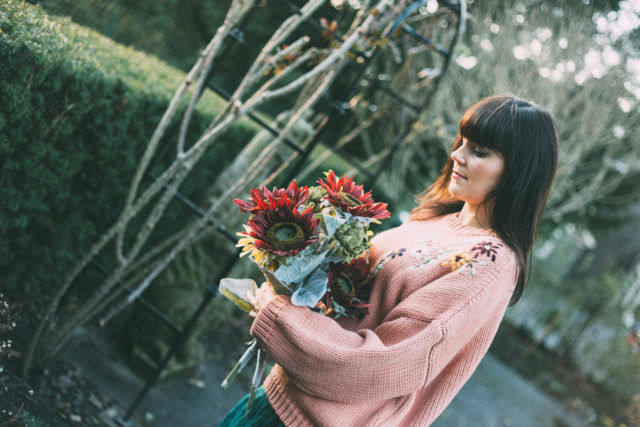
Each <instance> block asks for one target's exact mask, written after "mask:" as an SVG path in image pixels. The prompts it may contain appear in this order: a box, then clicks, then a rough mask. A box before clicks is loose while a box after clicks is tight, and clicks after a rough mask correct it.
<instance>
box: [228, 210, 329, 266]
mask: <svg viewBox="0 0 640 427" xmlns="http://www.w3.org/2000/svg"><path fill="white" fill-rule="evenodd" d="M317 226H318V220H317V219H314V218H313V208H312V207H308V208H306V209H305V210H303V211H301V212H299V211H298V210H297V209H296V208H295V207H291V206H289V205H284V206H282V207H281V208H280V209H278V210H265V211H259V212H258V213H257V214H256V215H255V216H254V217H253V218H251V219H250V220H249V226H248V227H247V228H246V229H245V231H244V232H242V233H240V234H241V237H242V238H241V239H240V242H238V245H241V243H242V246H243V247H244V248H246V249H243V251H250V252H252V254H253V253H254V252H255V251H256V250H257V251H261V252H265V253H267V254H270V255H272V256H273V255H275V256H295V255H298V253H300V251H301V250H303V249H304V248H305V247H307V246H308V245H309V244H311V243H313V242H315V241H316V240H317V239H318V235H317V233H316V228H317ZM252 258H254V260H255V259H256V258H255V257H254V256H253V255H252Z"/></svg>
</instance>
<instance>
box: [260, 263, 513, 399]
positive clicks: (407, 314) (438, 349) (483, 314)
mask: <svg viewBox="0 0 640 427" xmlns="http://www.w3.org/2000/svg"><path fill="white" fill-rule="evenodd" d="M506 258H507V259H506V260H504V261H505V262H502V263H500V264H501V266H497V265H496V264H499V263H496V264H493V263H492V264H489V265H485V266H478V267H476V268H475V270H474V271H473V275H471V274H470V273H469V274H460V273H461V272H460V271H453V272H450V273H448V274H445V275H443V276H442V277H440V278H438V279H436V280H433V281H430V282H429V283H427V284H425V285H424V286H422V287H420V288H419V289H418V290H417V291H415V292H413V293H412V294H411V295H409V296H408V297H407V298H405V299H403V300H402V301H401V302H400V303H399V304H398V305H397V306H396V307H395V308H394V309H393V310H391V311H390V312H389V313H388V314H387V315H386V317H385V318H384V320H383V321H382V322H381V323H380V324H379V325H378V326H377V327H375V328H373V329H361V330H356V331H348V330H345V329H343V328H342V327H341V326H340V324H339V323H337V322H336V321H335V320H333V319H331V318H329V317H326V316H323V315H321V314H319V313H316V312H314V311H312V310H310V309H308V308H306V307H298V306H295V305H293V304H291V302H290V300H289V298H288V297H286V296H278V297H276V298H274V299H273V300H272V301H271V302H270V303H269V304H268V305H267V306H266V307H265V308H263V309H262V310H261V311H260V313H259V314H258V316H257V318H256V319H255V321H254V324H253V326H252V329H251V333H252V335H253V336H255V337H256V338H257V339H258V341H259V342H260V344H261V345H262V346H263V348H265V349H266V351H267V353H268V354H269V356H270V357H271V358H272V359H273V360H274V361H275V362H276V363H278V364H279V365H280V366H282V368H283V369H284V370H285V372H286V373H287V375H288V376H289V379H290V381H292V382H293V383H294V384H295V385H296V387H298V388H299V389H300V390H302V391H303V392H305V393H307V394H309V395H312V396H315V397H318V398H322V399H326V400H332V401H337V402H344V403H358V402H367V401H372V400H385V399H391V398H396V397H399V396H404V395H407V394H410V393H413V392H415V391H417V390H418V389H420V388H423V387H426V386H428V385H429V383H430V381H432V380H433V379H434V378H436V377H437V376H438V374H439V372H441V371H442V370H443V369H444V368H445V367H446V366H447V363H448V361H449V360H451V359H453V358H454V357H458V356H459V355H460V354H461V353H464V352H469V351H471V352H473V351H481V352H485V351H486V348H481V349H475V348H474V337H475V336H476V335H477V334H478V333H479V331H480V330H481V329H482V326H483V325H484V324H485V323H486V321H487V319H488V318H489V317H492V316H494V317H499V318H500V319H501V318H502V315H503V313H504V310H505V308H506V306H507V304H508V301H509V298H510V296H511V292H512V290H513V283H514V271H515V261H514V260H513V259H511V257H506ZM399 276H402V277H395V278H394V279H393V280H420V277H421V276H420V274H419V272H416V271H415V270H414V271H413V272H412V274H402V275H399ZM489 341H490V339H489Z"/></svg>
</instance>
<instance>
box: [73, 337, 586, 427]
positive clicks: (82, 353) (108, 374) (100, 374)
mask: <svg viewBox="0 0 640 427" xmlns="http://www.w3.org/2000/svg"><path fill="white" fill-rule="evenodd" d="M67 358H68V359H70V360H71V361H72V362H75V363H77V364H78V365H79V366H80V367H81V368H83V369H84V370H85V372H86V373H87V374H88V376H89V378H90V379H91V380H92V382H94V383H95V384H96V385H97V386H98V387H99V388H100V389H101V391H102V392H103V393H104V394H106V395H108V396H110V397H111V398H113V399H114V400H116V401H117V402H119V403H120V404H121V406H122V407H126V406H127V405H129V404H130V402H132V401H133V399H134V398H135V395H136V394H137V392H138V391H139V390H140V389H141V388H142V386H143V382H142V380H141V379H140V378H138V377H137V376H136V375H134V374H133V373H132V372H131V371H130V370H129V368H127V367H126V366H125V364H124V363H123V361H122V360H121V358H120V356H119V355H118V353H117V352H116V351H115V350H114V349H112V348H110V347H109V346H108V345H106V343H105V342H104V341H102V340H101V339H99V338H94V339H92V340H91V341H89V342H87V343H84V344H81V346H80V347H77V348H76V351H74V352H73V354H70V355H68V356H67ZM229 363H231V361H229ZM227 369H228V367H222V366H221V363H220V361H215V360H212V359H211V358H208V359H207V360H206V361H205V362H204V363H203V364H202V365H201V367H200V369H199V370H198V372H196V373H195V374H194V375H193V377H192V378H190V379H184V380H177V381H173V382H170V383H167V384H160V385H158V386H156V387H155V388H153V389H152V390H151V391H150V392H149V394H148V395H147V397H146V398H145V399H144V400H143V401H142V403H141V405H140V407H139V408H138V411H137V413H138V414H140V416H139V417H138V418H139V421H142V419H144V418H145V416H146V417H147V422H148V425H151V426H154V427H156V426H157V427H165V426H167V427H169V426H171V427H174V426H176V425H185V426H202V427H207V426H212V427H213V426H216V425H217V424H218V422H219V421H220V420H221V418H222V417H223V416H224V414H225V413H226V412H227V411H228V410H229V409H230V408H231V406H233V405H234V403H235V402H236V401H238V400H239V399H240V398H241V397H242V396H243V395H244V394H245V393H246V391H247V389H248V381H249V379H248V375H245V376H244V377H243V376H242V375H243V374H244V373H242V374H241V376H240V377H239V378H238V379H237V380H236V382H235V383H233V384H232V385H231V386H230V387H229V389H228V390H226V391H224V390H222V389H221V388H220V383H221V382H222V380H223V378H224V376H225V375H226V373H227ZM585 424H586V423H585V422H584V421H582V420H580V419H579V418H578V417H577V416H576V415H575V414H572V413H571V412H570V411H568V410H567V409H566V408H565V407H564V406H563V405H562V404H561V403H560V402H558V401H556V400H554V399H553V398H551V397H550V396H548V395H546V394H545V393H543V392H542V391H540V390H539V389H538V388H536V387H535V386H534V385H533V384H531V383H530V382H528V381H527V380H526V379H524V378H523V377H522V376H520V375H519V374H518V373H516V372H515V371H513V370H511V369H510V368H509V367H507V366H505V365H504V364H503V363H502V362H500V361H499V360H498V359H496V358H495V357H493V356H492V355H491V354H489V355H487V356H486V357H485V358H484V360H483V361H482V363H481V364H480V366H479V367H478V370H477V371H476V372H475V373H474V375H473V376H472V377H471V379H470V380H469V382H468V383H467V384H466V385H465V386H464V388H463V389H462V390H461V391H460V393H459V394H458V395H457V396H456V398H455V399H454V400H453V402H452V403H451V405H450V406H449V407H448V408H447V409H446V410H445V412H444V413H443V414H442V415H441V416H440V417H439V418H438V420H436V422H435V423H434V424H433V426H434V427H457V426H460V427H462V426H464V427H467V426H472V425H473V426H483V427H503V426H504V427H508V426H514V427H558V426H567V427H579V426H584V425H585Z"/></svg>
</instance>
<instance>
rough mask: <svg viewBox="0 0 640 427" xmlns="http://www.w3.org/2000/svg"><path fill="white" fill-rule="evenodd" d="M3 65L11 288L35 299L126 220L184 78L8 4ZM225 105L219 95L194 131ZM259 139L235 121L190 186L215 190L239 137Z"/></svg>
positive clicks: (3, 214)
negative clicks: (148, 151) (148, 153)
mask: <svg viewBox="0 0 640 427" xmlns="http://www.w3.org/2000/svg"><path fill="white" fill-rule="evenodd" d="M194 61H195V58H194ZM0 63H2V67H0V100H1V102H0V200H1V203H0V284H1V287H0V288H1V289H3V290H5V291H6V292H7V293H18V294H26V293H27V292H33V291H42V290H43V289H46V288H48V287H51V286H52V285H54V284H56V283H58V282H59V281H60V279H61V278H62V277H63V275H64V273H65V271H66V270H68V269H69V268H70V267H71V266H72V265H73V263H74V262H75V260H76V259H77V258H79V257H80V256H81V255H82V254H83V253H84V251H86V250H87V249H88V247H89V246H90V245H91V244H92V243H93V242H94V241H95V239H96V238H97V237H98V236H99V235H100V233H101V232H102V231H104V230H105V229H106V228H107V227H108V226H109V225H110V224H111V223H113V222H114V220H115V217H116V216H117V212H118V209H120V208H121V207H122V205H123V203H124V198H125V196H126V193H127V190H128V185H129V182H130V181H131V178H132V176H133V172H134V170H135V167H136V164H137V162H138V160H139V158H140V157H141V153H142V152H143V150H144V148H145V146H146V143H147V142H148V140H149V138H150V136H151V134H152V132H153V129H154V128H155V126H156V124H157V123H158V121H159V119H160V117H161V115H162V113H163V112H164V110H165V109H166V107H167V105H168V101H169V100H170V99H171V97H172V95H173V93H174V92H175V89H176V88H177V86H178V85H179V83H180V81H181V80H182V79H183V78H184V74H183V73H182V72H180V71H178V70H176V69H174V68H172V67H170V66H168V65H166V64H164V63H163V62H161V61H159V60H158V59H157V58H155V57H151V56H146V55H144V54H143V53H140V52H137V51H135V50H133V49H131V48H127V47H123V46H121V45H118V44H116V43H114V42H113V41H111V40H109V39H107V38H105V37H103V36H101V35H100V34H98V33H96V32H95V31H93V30H89V29H87V28H84V27H81V26H78V25H76V24H74V23H72V22H71V21H70V20H69V19H62V18H55V17H50V16H47V15H46V14H45V13H44V12H43V11H42V10H41V9H40V8H39V7H34V6H31V5H29V4H26V3H24V2H17V1H13V0H0ZM223 105H224V103H223V101H222V100H221V99H219V98H217V97H216V96H214V95H212V94H211V93H207V94H206V95H205V96H204V97H203V99H202V100H201V101H200V103H199V105H198V110H197V112H196V114H195V115H194V118H193V120H192V131H191V132H193V133H194V134H195V133H196V132H200V131H202V130H203V129H204V128H205V127H206V125H207V120H208V119H210V118H211V117H212V116H213V115H214V114H215V112H216V111H218V110H219V109H220V108H222V106H223ZM177 127H178V123H174V124H173V125H172V126H170V128H169V129H168V131H167V134H166V136H165V140H164V141H163V143H161V144H162V145H164V147H162V148H161V149H160V150H159V154H158V155H157V156H156V159H154V161H153V165H154V167H153V169H158V168H160V167H161V166H162V165H166V164H167V162H168V161H169V160H170V159H171V158H172V156H173V155H174V152H175V147H174V144H173V142H174V141H175V136H176V134H177ZM255 132H256V129H255V127H253V126H252V125H250V124H248V123H247V122H240V123H239V124H237V125H235V126H234V127H233V128H232V129H231V130H230V131H228V132H227V134H225V135H224V137H223V138H222V139H221V140H219V141H218V142H216V143H215V144H214V146H213V147H212V149H210V151H209V153H207V155H206V158H203V159H202V160H201V162H203V163H205V165H204V167H199V168H198V171H196V172H194V173H193V174H192V175H193V176H192V177H190V178H189V180H188V181H187V182H185V185H184V186H183V188H182V190H183V191H186V192H188V193H189V194H190V195H197V194H203V193H204V191H203V190H204V188H205V186H206V185H207V183H208V182H210V181H211V179H213V177H215V175H216V173H218V172H219V171H220V170H221V167H222V165H224V163H225V162H226V161H227V160H228V159H230V158H232V157H234V156H235V154H236V153H237V152H238V151H239V150H240V149H241V148H242V144H238V141H248V140H249V139H250V138H251V136H252V135H253V134H254V133H255ZM168 215H170V214H168Z"/></svg>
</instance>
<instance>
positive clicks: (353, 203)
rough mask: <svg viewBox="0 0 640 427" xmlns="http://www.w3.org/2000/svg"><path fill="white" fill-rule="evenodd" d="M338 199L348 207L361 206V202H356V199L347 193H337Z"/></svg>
mask: <svg viewBox="0 0 640 427" xmlns="http://www.w3.org/2000/svg"><path fill="white" fill-rule="evenodd" d="M338 197H340V199H342V200H343V201H344V202H345V203H346V204H347V205H348V206H351V207H355V206H361V205H362V202H361V201H360V200H358V198H356V197H354V196H353V195H351V194H349V193H345V192H344V191H339V192H338Z"/></svg>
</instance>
